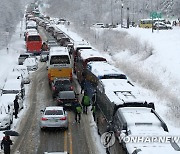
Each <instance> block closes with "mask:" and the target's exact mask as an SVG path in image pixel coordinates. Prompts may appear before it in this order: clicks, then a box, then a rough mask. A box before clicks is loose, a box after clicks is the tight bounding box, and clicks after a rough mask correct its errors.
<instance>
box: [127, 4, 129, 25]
mask: <svg viewBox="0 0 180 154" xmlns="http://www.w3.org/2000/svg"><path fill="white" fill-rule="evenodd" d="M127 28H129V7H127Z"/></svg>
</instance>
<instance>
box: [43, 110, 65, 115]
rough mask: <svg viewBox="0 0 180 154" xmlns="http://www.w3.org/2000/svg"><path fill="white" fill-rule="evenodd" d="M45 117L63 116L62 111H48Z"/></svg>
mask: <svg viewBox="0 0 180 154" xmlns="http://www.w3.org/2000/svg"><path fill="white" fill-rule="evenodd" d="M45 115H63V111H62V110H46V112H45Z"/></svg>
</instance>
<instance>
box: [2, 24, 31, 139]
mask: <svg viewBox="0 0 180 154" xmlns="http://www.w3.org/2000/svg"><path fill="white" fill-rule="evenodd" d="M20 34H22V36H21V37H20ZM24 52H25V44H24V38H23V32H22V31H21V25H20V24H18V25H17V27H16V31H15V33H14V35H13V36H12V38H11V40H10V42H9V44H8V49H7V48H4V49H2V50H0V76H1V78H0V89H2V88H3V86H4V84H5V81H6V78H7V76H8V73H9V72H11V71H12V69H13V68H14V66H15V65H18V56H19V54H20V53H24ZM28 88H29V86H28V85H25V92H26V93H27V92H28ZM27 109H28V102H27V101H26V96H25V99H24V109H23V110H21V111H20V112H19V114H18V117H19V118H18V119H15V118H14V119H13V124H12V126H11V130H15V131H17V130H18V129H19V126H20V121H21V119H22V118H23V116H24V114H25V112H26V110H27ZM3 132H4V131H0V140H1V139H2V138H3V136H4V134H3ZM15 138H16V137H12V139H13V140H14V139H15Z"/></svg>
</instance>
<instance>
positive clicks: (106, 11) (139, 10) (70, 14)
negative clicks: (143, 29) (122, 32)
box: [48, 0, 180, 24]
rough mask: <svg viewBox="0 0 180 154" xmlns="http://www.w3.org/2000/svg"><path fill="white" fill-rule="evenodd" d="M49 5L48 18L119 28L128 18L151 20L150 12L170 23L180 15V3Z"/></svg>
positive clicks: (70, 0)
mask: <svg viewBox="0 0 180 154" xmlns="http://www.w3.org/2000/svg"><path fill="white" fill-rule="evenodd" d="M48 3H49V4H50V8H49V9H48V12H49V14H51V15H56V16H57V17H62V18H67V19H68V20H70V21H73V22H78V23H79V22H80V23H83V24H92V23H96V22H104V23H114V24H116V23H119V22H120V21H121V18H123V19H124V20H125V19H126V18H127V15H129V18H130V21H134V22H137V21H138V20H139V19H141V18H149V17H150V13H151V12H159V13H161V14H162V16H163V17H164V18H168V19H175V18H179V15H180V1H179V0H98V1H97V0H61V1H59V0H48Z"/></svg>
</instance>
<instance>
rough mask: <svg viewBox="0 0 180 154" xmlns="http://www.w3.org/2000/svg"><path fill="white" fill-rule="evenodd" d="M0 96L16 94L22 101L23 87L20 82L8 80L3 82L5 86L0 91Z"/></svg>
mask: <svg viewBox="0 0 180 154" xmlns="http://www.w3.org/2000/svg"><path fill="white" fill-rule="evenodd" d="M2 94H16V95H18V96H19V97H21V98H22V99H24V96H25V87H24V84H22V83H21V81H20V80H17V79H9V80H7V81H6V82H5V85H4V87H3V89H2Z"/></svg>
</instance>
